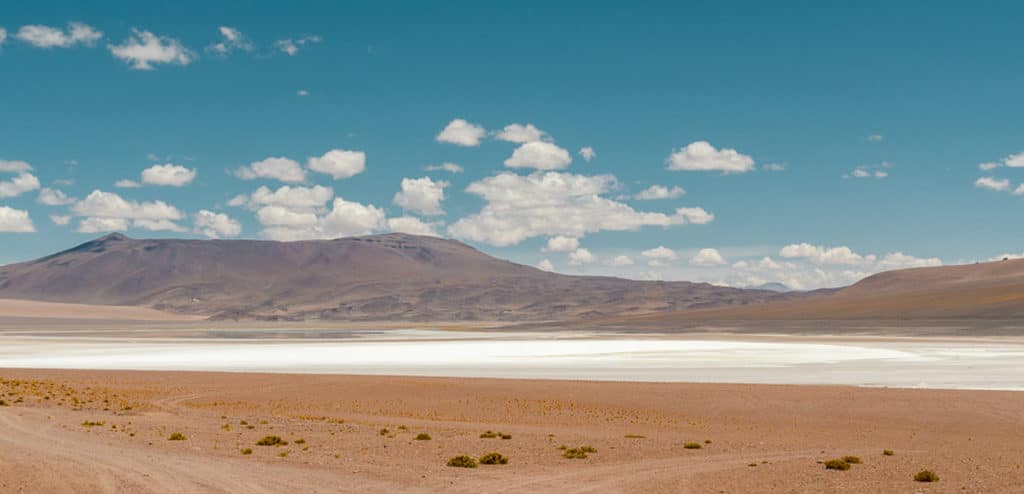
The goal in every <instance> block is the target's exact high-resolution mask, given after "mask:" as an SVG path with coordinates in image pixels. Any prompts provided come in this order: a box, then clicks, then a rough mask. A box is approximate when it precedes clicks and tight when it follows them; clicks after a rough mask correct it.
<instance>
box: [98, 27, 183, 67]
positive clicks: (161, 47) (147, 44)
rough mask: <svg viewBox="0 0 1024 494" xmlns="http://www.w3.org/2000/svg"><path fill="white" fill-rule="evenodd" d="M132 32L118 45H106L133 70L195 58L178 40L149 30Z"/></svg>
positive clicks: (179, 63)
mask: <svg viewBox="0 0 1024 494" xmlns="http://www.w3.org/2000/svg"><path fill="white" fill-rule="evenodd" d="M132 32H133V33H134V34H133V35H132V36H129V37H128V39H126V40H124V42H123V43H121V44H120V45H108V46H107V48H108V49H109V50H110V53H111V54H112V55H114V57H115V58H117V59H119V60H121V61H123V62H125V63H129V64H131V66H132V68H133V69H135V70H152V69H153V65H154V64H161V63H171V64H177V65H188V64H190V63H192V61H194V60H195V59H196V55H195V53H193V52H192V51H190V50H189V49H188V48H185V47H184V45H182V44H181V42H180V41H178V40H176V39H174V38H168V37H166V36H157V35H155V34H153V33H151V32H149V31H141V30H138V29H134V28H133V29H132Z"/></svg>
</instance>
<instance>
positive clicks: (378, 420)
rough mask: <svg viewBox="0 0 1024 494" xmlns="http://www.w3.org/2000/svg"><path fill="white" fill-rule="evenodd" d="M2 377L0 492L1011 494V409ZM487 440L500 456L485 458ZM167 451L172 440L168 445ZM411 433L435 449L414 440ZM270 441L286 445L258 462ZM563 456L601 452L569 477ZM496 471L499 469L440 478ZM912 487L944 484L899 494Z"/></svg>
mask: <svg viewBox="0 0 1024 494" xmlns="http://www.w3.org/2000/svg"><path fill="white" fill-rule="evenodd" d="M0 377H2V378H3V380H2V381H0V400H4V405H0V430H3V434H0V492H437V491H446V492H555V491H557V492H560V493H572V492H653V493H658V492H713V493H722V492H725V493H740V492H850V493H861V492H1024V484H1022V482H1021V480H1022V479H1024V460H1022V458H1021V456H1020V451H1021V450H1020V445H1021V444H1024V393H1015V392H997V391H946V390H896V389H866V388H849V387H815V386H768V385H720V384H714V385H700V384H655V383H614V382H605V383H597V382H572V381H521V380H495V379H447V378H408V377H370V376H367V377H354V376H324V375H301V376H300V375H268V374H217V373H166V372H110V371H55V370H0ZM87 422H91V423H95V425H91V426H90V425H84V424H86V423H87ZM384 429H386V431H384ZM488 430H491V431H495V432H501V433H504V434H508V435H510V436H511V437H510V439H506V440H503V439H500V438H493V439H491V438H481V437H480V435H481V434H482V433H485V432H486V431H488ZM175 432H180V433H181V434H183V435H184V436H185V440H181V441H170V440H168V438H169V437H170V435H171V434H172V433H175ZM420 433H426V434H429V435H430V437H431V439H430V440H415V439H414V438H415V437H416V436H417V435H418V434H420ZM268 435H277V436H280V437H281V438H282V439H283V440H285V441H287V442H288V444H287V445H285V446H276V447H275V446H257V445H256V442H257V441H258V440H259V439H260V438H262V437H264V436H268ZM300 439H301V441H300ZM708 441H710V442H708ZM687 442H694V443H697V444H700V445H701V446H702V447H701V448H700V449H687V448H685V447H684V444H685V443H687ZM561 445H566V446H568V447H577V446H582V445H589V446H592V447H594V448H595V449H596V450H597V452H595V453H590V454H589V455H588V458H586V459H566V458H563V456H562V451H561V450H560V449H559V446H561ZM245 448H251V449H252V454H249V455H245V454H242V450H243V449H245ZM885 449H890V450H893V451H894V455H892V456H885V455H883V454H882V452H883V450H885ZM491 451H497V452H500V453H502V454H504V455H506V456H508V457H509V458H510V461H509V463H508V464H507V465H493V466H492V465H481V466H480V467H479V468H476V469H463V468H452V467H447V466H446V465H445V464H446V462H447V460H448V459H449V458H451V457H453V456H456V455H460V454H467V455H471V456H474V457H478V456H480V455H483V454H485V453H488V452H491ZM845 455H856V456H859V457H861V459H862V461H863V462H862V463H861V464H855V465H853V466H852V468H851V469H850V470H849V471H830V470H826V469H825V468H824V466H823V465H822V464H820V463H819V462H820V461H823V460H827V459H831V458H835V457H840V456H845ZM922 469H931V470H934V471H935V472H936V473H938V475H939V476H940V477H941V480H940V481H939V482H937V483H931V484H925V483H917V482H914V481H913V479H912V477H913V476H914V474H915V473H917V472H918V471H920V470H922Z"/></svg>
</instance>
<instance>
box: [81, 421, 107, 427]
mask: <svg viewBox="0 0 1024 494" xmlns="http://www.w3.org/2000/svg"><path fill="white" fill-rule="evenodd" d="M105 423H106V422H93V421H91V420H86V421H85V422H82V427H100V426H102V425H103V424H105Z"/></svg>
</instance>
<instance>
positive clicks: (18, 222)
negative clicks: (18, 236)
mask: <svg viewBox="0 0 1024 494" xmlns="http://www.w3.org/2000/svg"><path fill="white" fill-rule="evenodd" d="M35 231H36V227H35V225H33V224H32V218H30V217H29V215H28V211H22V210H20V209H14V208H10V207H7V206H0V232H4V233H32V232H35Z"/></svg>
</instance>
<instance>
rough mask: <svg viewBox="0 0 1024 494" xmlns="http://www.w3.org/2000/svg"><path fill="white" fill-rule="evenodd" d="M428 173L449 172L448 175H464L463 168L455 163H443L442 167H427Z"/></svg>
mask: <svg viewBox="0 0 1024 494" xmlns="http://www.w3.org/2000/svg"><path fill="white" fill-rule="evenodd" d="M426 170H427V171H428V172H442V171H443V172H448V173H462V172H463V171H465V170H463V168H462V167H461V166H459V165H456V164H455V163H441V164H440V165H430V166H427V168H426Z"/></svg>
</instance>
